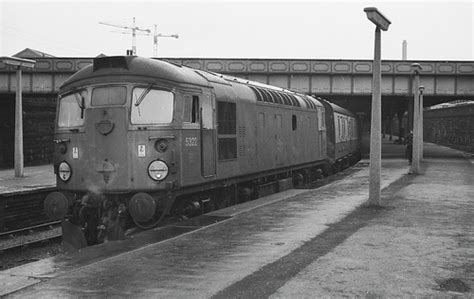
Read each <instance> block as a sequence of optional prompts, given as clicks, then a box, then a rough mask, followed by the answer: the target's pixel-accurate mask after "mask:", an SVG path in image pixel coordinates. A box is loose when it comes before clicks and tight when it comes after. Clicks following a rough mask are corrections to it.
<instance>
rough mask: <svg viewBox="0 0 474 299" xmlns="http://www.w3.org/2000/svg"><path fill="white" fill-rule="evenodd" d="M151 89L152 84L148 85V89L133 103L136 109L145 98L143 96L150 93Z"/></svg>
mask: <svg viewBox="0 0 474 299" xmlns="http://www.w3.org/2000/svg"><path fill="white" fill-rule="evenodd" d="M152 87H153V83H151V84H150V85H148V87H147V88H146V89H145V90H143V91H142V93H141V94H140V96H139V97H138V98H137V100H136V101H135V107H138V105H140V104H141V102H142V101H143V99H144V98H145V96H146V95H147V94H148V93H149V92H150V90H151V88H152Z"/></svg>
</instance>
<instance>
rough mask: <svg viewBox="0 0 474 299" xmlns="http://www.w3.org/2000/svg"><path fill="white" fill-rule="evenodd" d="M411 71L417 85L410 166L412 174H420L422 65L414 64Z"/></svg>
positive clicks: (414, 92)
mask: <svg viewBox="0 0 474 299" xmlns="http://www.w3.org/2000/svg"><path fill="white" fill-rule="evenodd" d="M411 69H412V71H413V74H414V80H415V83H414V84H413V154H412V162H411V166H410V173H412V174H419V173H420V128H421V124H420V91H421V89H420V88H419V87H420V71H421V69H422V68H421V65H420V64H419V63H413V64H412V65H411Z"/></svg>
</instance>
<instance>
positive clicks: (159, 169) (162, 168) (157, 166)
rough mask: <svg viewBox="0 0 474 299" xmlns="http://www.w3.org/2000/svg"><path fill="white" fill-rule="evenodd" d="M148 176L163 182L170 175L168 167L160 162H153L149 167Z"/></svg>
mask: <svg viewBox="0 0 474 299" xmlns="http://www.w3.org/2000/svg"><path fill="white" fill-rule="evenodd" d="M148 175H149V176H150V177H151V178H152V179H153V180H155V181H161V180H164V179H165V178H166V176H167V175H168V165H166V163H165V162H163V161H160V160H155V161H153V162H151V164H150V166H148Z"/></svg>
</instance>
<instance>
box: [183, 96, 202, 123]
mask: <svg viewBox="0 0 474 299" xmlns="http://www.w3.org/2000/svg"><path fill="white" fill-rule="evenodd" d="M199 115H200V113H199V96H195V95H194V96H190V95H186V96H184V115H183V121H184V122H188V123H199Z"/></svg>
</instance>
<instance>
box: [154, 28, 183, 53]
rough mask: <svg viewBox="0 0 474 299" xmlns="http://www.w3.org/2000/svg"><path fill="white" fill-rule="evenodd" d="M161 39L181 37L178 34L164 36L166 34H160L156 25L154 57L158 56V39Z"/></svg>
mask: <svg viewBox="0 0 474 299" xmlns="http://www.w3.org/2000/svg"><path fill="white" fill-rule="evenodd" d="M159 37H174V38H179V35H177V34H171V35H164V34H161V33H158V26H157V25H156V24H155V32H154V33H153V57H157V56H158V38H159Z"/></svg>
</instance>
